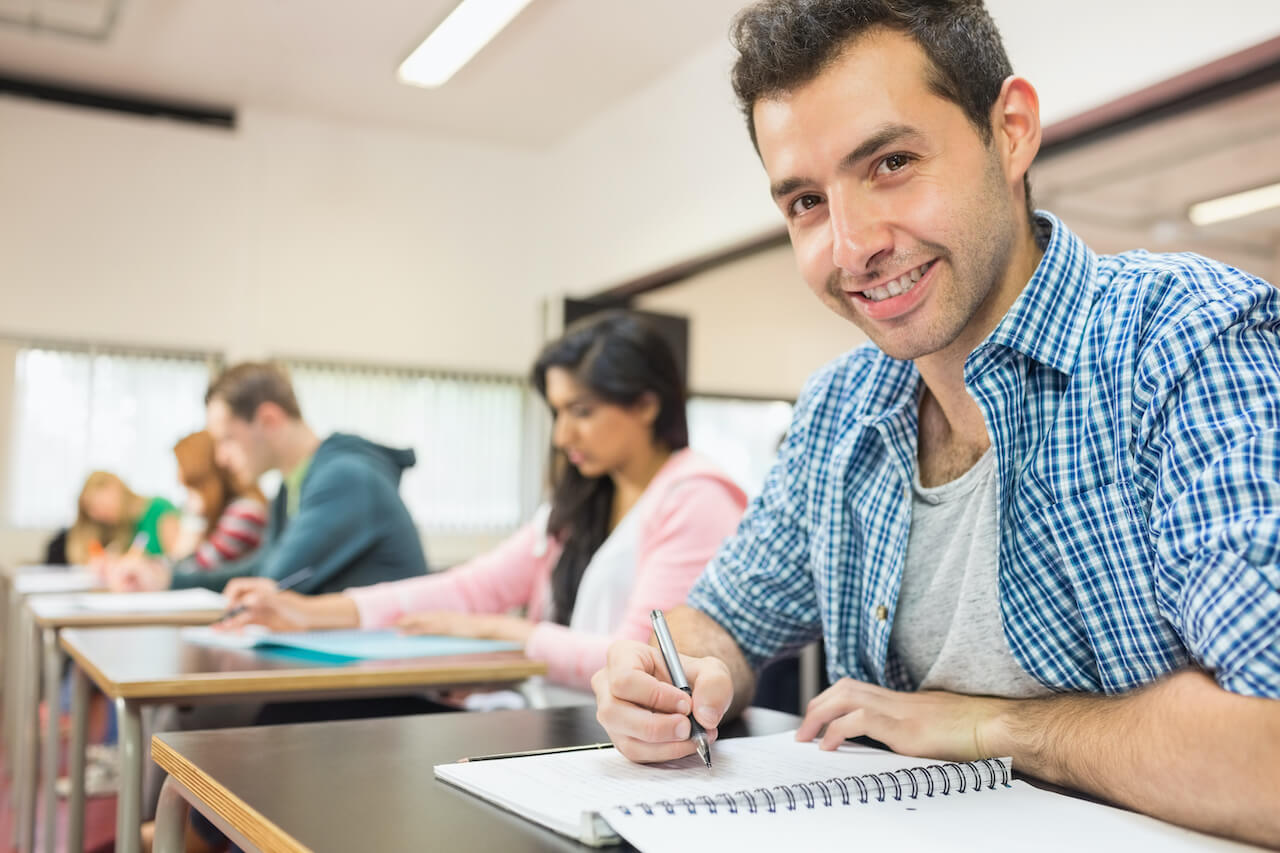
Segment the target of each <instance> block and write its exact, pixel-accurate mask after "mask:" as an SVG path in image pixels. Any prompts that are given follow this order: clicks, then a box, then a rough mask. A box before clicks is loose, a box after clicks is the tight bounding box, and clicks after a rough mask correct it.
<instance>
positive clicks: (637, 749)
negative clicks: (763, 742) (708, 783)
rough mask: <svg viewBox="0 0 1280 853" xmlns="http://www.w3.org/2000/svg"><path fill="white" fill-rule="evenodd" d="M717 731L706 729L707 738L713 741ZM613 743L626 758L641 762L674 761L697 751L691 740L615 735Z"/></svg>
mask: <svg viewBox="0 0 1280 853" xmlns="http://www.w3.org/2000/svg"><path fill="white" fill-rule="evenodd" d="M718 736H719V732H718V731H717V730H716V729H708V730H707V740H708V742H710V743H715V741H716V738H717V737H718ZM613 745H614V746H615V747H617V750H618V752H621V753H622V754H623V755H624V756H625V757H626V758H628V759H629V760H631V761H635V762H637V763H641V764H653V763H656V762H660V761H675V760H676V759H678V758H684V757H685V756H686V755H692V754H693V753H694V752H696V751H697V748H696V747H695V746H694V743H693V741H691V740H683V741H673V742H669V743H648V742H646V741H643V740H637V739H636V738H629V737H617V738H614V739H613Z"/></svg>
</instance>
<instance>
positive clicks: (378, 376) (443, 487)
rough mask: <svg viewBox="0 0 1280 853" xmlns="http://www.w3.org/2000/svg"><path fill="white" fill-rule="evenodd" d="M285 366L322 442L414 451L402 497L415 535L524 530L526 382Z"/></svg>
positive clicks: (305, 411) (324, 367)
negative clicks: (336, 438)
mask: <svg viewBox="0 0 1280 853" xmlns="http://www.w3.org/2000/svg"><path fill="white" fill-rule="evenodd" d="M288 364H289V370H290V375H291V376H292V378H293V386H294V391H295V392H296V393H297V395H298V404H299V405H300V406H301V407H302V415H303V417H304V418H305V419H306V420H307V423H309V424H310V425H311V427H312V428H313V429H314V430H315V431H316V433H317V434H318V435H320V436H325V435H328V434H329V433H332V432H349V433H354V434H356V435H359V436H363V437H364V438H367V439H370V440H371V441H376V442H379V443H380V444H386V445H388V446H391V447H411V448H413V450H414V451H415V452H416V453H417V457H418V461H417V464H416V465H414V467H412V468H410V469H409V470H408V471H406V472H405V476H404V480H403V481H402V483H401V485H400V494H401V496H402V497H403V498H404V502H405V504H406V505H407V506H408V507H409V512H410V513H411V514H412V515H413V517H414V520H415V521H416V522H417V524H418V526H419V527H421V528H423V529H424V530H426V531H427V532H428V533H431V532H444V533H490V532H505V531H508V530H511V529H514V528H515V527H516V525H518V524H519V523H520V521H521V495H522V482H521V473H522V471H523V470H524V469H523V467H522V464H521V453H522V424H523V418H524V400H525V387H524V384H523V383H521V382H520V381H518V380H516V379H510V378H504V377H475V376H457V375H448V374H440V373H430V372H427V371H421V370H392V369H387V368H362V367H350V366H341V365H322V364H312V363H303V362H289V363H288Z"/></svg>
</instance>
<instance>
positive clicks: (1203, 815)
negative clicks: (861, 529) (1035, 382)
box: [799, 320, 1280, 846]
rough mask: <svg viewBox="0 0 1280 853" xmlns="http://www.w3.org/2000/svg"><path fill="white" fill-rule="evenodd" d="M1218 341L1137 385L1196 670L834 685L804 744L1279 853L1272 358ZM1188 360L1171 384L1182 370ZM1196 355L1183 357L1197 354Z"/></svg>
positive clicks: (1261, 333)
mask: <svg viewBox="0 0 1280 853" xmlns="http://www.w3.org/2000/svg"><path fill="white" fill-rule="evenodd" d="M1274 324H1275V321H1274V320H1273V321H1271V322H1268V323H1265V324H1260V325H1258V326H1247V325H1244V324H1241V325H1238V326H1233V327H1231V328H1229V329H1227V330H1226V331H1225V332H1223V333H1222V334H1221V335H1219V336H1218V337H1217V338H1216V339H1214V340H1212V341H1211V342H1209V343H1207V344H1202V345H1201V346H1198V347H1196V348H1195V349H1190V347H1189V344H1188V342H1187V341H1176V343H1177V344H1178V346H1175V347H1172V348H1166V349H1169V352H1168V353H1166V355H1167V358H1165V359H1162V360H1161V362H1160V363H1159V364H1158V365H1156V366H1155V367H1153V368H1152V369H1151V370H1150V371H1149V373H1148V374H1147V375H1145V376H1144V375H1143V374H1141V373H1140V374H1139V377H1138V381H1137V382H1136V383H1135V384H1137V385H1138V386H1139V387H1142V386H1143V384H1144V383H1145V382H1149V383H1151V385H1152V386H1157V387H1158V386H1159V385H1160V384H1162V383H1163V384H1164V385H1166V386H1167V387H1165V388H1164V389H1162V390H1158V391H1157V392H1156V393H1155V394H1154V395H1153V400H1152V403H1151V405H1150V406H1149V407H1148V410H1147V413H1146V415H1145V416H1144V417H1143V419H1142V423H1141V429H1140V431H1139V435H1138V444H1137V448H1138V453H1139V458H1140V459H1142V460H1144V461H1145V462H1146V463H1148V464H1150V465H1151V466H1152V469H1153V470H1155V471H1156V477H1155V483H1156V488H1155V491H1154V494H1153V497H1152V502H1151V513H1150V530H1151V535H1152V539H1153V540H1154V545H1155V555H1154V560H1153V563H1154V565H1155V573H1156V596H1157V599H1158V600H1159V601H1160V602H1161V608H1162V611H1163V614H1164V616H1165V618H1167V619H1168V620H1169V621H1170V623H1171V624H1172V625H1173V626H1174V627H1175V629H1176V630H1177V632H1178V634H1179V636H1180V637H1181V638H1182V640H1183V642H1184V643H1185V644H1186V645H1187V648H1188V650H1189V652H1190V654H1191V657H1192V659H1193V660H1194V662H1195V664H1196V667H1195V668H1193V669H1187V670H1183V671H1180V672H1177V673H1173V674H1171V675H1168V676H1166V677H1165V678H1163V679H1161V680H1159V681H1158V682H1156V683H1154V684H1152V685H1149V686H1147V687H1145V688H1143V689H1140V690H1137V691H1134V692H1132V693H1129V694H1126V695H1123V696H1116V697H1107V696H1062V697H1057V698H1048V699H1036V700H1021V701H1018V700H999V699H990V698H975V697H968V696H957V695H954V694H949V693H941V692H924V693H916V694H908V693H895V692H894V691H890V690H885V689H883V688H880V687H875V686H872V685H867V684H861V683H859V682H853V681H848V680H846V681H842V682H840V683H838V684H836V685H834V686H833V687H832V688H831V689H830V690H828V691H827V692H826V693H824V694H823V695H822V696H820V697H818V698H817V699H815V700H814V702H813V703H811V705H810V707H809V710H808V713H807V715H806V719H805V722H804V724H803V726H802V727H801V730H800V732H799V736H800V737H801V738H805V737H812V736H815V735H817V733H818V731H819V729H820V728H821V726H822V725H823V724H825V723H829V725H828V726H827V730H826V735H825V737H824V739H823V744H824V745H825V746H828V747H833V746H834V745H835V744H836V743H837V742H838V741H839V740H841V739H843V738H845V737H852V736H854V735H869V736H871V737H873V738H876V739H877V740H881V741H883V742H885V743H886V744H888V745H889V746H891V747H892V748H894V749H895V750H897V751H899V752H905V753H907V754H912V755H928V756H934V757H939V758H949V759H952V760H965V759H971V758H977V757H983V756H993V755H1009V756H1012V757H1013V764H1014V766H1015V767H1020V768H1022V769H1023V770H1024V771H1025V772H1027V773H1030V774H1032V775H1034V776H1038V777H1040V778H1043V779H1046V780H1048V781H1050V782H1055V783H1058V784H1062V785H1066V786H1069V787H1072V788H1076V789H1079V790H1082V791H1086V792H1088V793H1091V794H1095V795H1097V796H1100V797H1102V798H1104V799H1107V800H1110V801H1113V802H1115V803H1118V804H1120V805H1123V806H1127V807H1129V808H1132V809H1135V810H1137V811H1141V812H1145V813H1147V814H1151V815H1154V816H1155V817H1159V818H1162V819H1164V820H1168V821H1171V822H1174V823H1179V824H1183V825H1185V826H1189V827H1192V828H1195V829H1201V830H1205V831H1208V832H1213V833H1218V834H1221V835H1228V836H1231V837H1235V838H1240V839H1244V840H1249V841H1253V842H1260V843H1263V844H1267V845H1271V846H1280V808H1277V803H1280V769H1278V768H1280V345H1278V344H1277V340H1276V333H1275V331H1274ZM1188 349H1190V352H1191V354H1192V355H1193V356H1195V359H1194V361H1193V362H1192V363H1190V364H1183V365H1181V366H1180V367H1179V368H1177V369H1171V366H1172V365H1176V364H1177V362H1176V359H1177V358H1178V357H1179V356H1182V357H1186V353H1187V351H1188ZM1196 353H1198V355H1196Z"/></svg>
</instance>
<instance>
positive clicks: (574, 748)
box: [457, 743, 613, 764]
mask: <svg viewBox="0 0 1280 853" xmlns="http://www.w3.org/2000/svg"><path fill="white" fill-rule="evenodd" d="M588 749H613V744H611V743H584V744H582V745H580V746H553V747H551V748H550V749H529V750H526V751H524V752H498V753H494V754H493V755H473V756H471V757H470V758H459V759H458V761H457V763H458V764H465V763H466V762H468V761H492V760H493V759H495V758H526V757H528V756H530V755H552V754H554V753H557V752H583V751H584V750H588Z"/></svg>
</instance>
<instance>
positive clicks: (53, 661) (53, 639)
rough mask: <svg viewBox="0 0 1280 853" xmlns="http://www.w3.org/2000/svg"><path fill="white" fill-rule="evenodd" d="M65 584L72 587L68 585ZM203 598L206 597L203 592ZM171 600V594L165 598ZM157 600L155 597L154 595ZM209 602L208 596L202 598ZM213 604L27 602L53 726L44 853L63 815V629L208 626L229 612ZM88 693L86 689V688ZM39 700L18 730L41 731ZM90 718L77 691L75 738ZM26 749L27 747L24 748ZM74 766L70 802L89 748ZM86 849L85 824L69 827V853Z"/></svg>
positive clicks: (28, 657)
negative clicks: (110, 606)
mask: <svg viewBox="0 0 1280 853" xmlns="http://www.w3.org/2000/svg"><path fill="white" fill-rule="evenodd" d="M66 583H70V582H69V581H68V582H66ZM201 592H203V591H201ZM91 594H92V595H107V593H91ZM163 595H165V596H170V594H169V593H164V594H163ZM149 597H154V594H151V595H149ZM200 597H206V596H200ZM207 597H208V598H209V602H208V604H205V606H204V607H203V609H192V608H191V607H189V606H186V607H179V606H178V605H177V602H178V601H179V600H181V599H192V598H196V596H192V595H190V594H188V593H179V594H178V595H177V597H176V598H175V602H174V604H173V607H174V609H172V610H158V609H156V608H155V607H150V608H147V609H137V610H129V609H118V610H110V611H105V610H98V609H94V608H92V607H88V606H86V605H85V599H84V598H82V596H81V595H37V596H30V597H28V598H27V599H26V601H25V604H26V610H25V614H24V615H25V617H26V618H27V621H28V622H29V624H31V625H33V626H34V632H35V643H34V644H33V645H31V646H30V648H28V649H24V650H23V655H22V665H23V667H24V668H27V669H29V670H30V671H31V672H33V673H35V672H38V667H39V665H40V664H39V660H40V657H41V656H42V655H43V659H44V698H45V707H46V708H48V709H49V714H48V720H47V721H46V725H47V731H46V736H45V742H44V794H43V799H44V849H45V851H46V853H54V847H55V842H56V838H57V816H58V810H57V807H56V804H57V793H56V789H55V782H56V781H57V776H58V744H59V742H60V740H61V739H60V738H59V736H58V718H59V716H60V715H59V713H58V709H59V707H60V705H61V702H60V699H59V687H60V681H61V675H62V661H63V656H62V650H61V648H59V646H58V632H59V631H60V630H62V629H63V628H74V627H79V628H83V627H107V626H116V627H124V626H136V625H208V624H210V623H211V622H214V621H216V620H217V619H218V617H220V616H221V615H222V613H223V611H224V609H225V608H224V604H223V602H222V600H221V596H215V595H214V594H212V593H209V594H208V596H207ZM128 600H129V596H127V595H122V596H113V597H112V601H114V602H117V603H125V602H127V601H128ZM86 687H87V685H86ZM39 709H40V696H39V691H34V690H33V691H31V692H30V695H29V696H24V701H23V702H21V703H17V711H18V715H19V726H20V727H21V730H22V731H26V732H35V730H36V728H37V720H38V719H39V713H40V711H39ZM87 713H88V692H87V689H86V690H83V691H73V694H72V697H71V717H72V732H73V734H74V732H76V731H84V730H85V728H86V727H87V722H86V721H84V720H82V721H80V722H79V723H77V722H76V720H77V718H78V716H77V715H79V716H84V715H86V714H87ZM28 740H29V741H30V744H31V746H30V753H31V755H30V760H29V762H28V763H27V764H24V765H23V768H22V772H21V774H20V776H19V778H18V780H17V785H16V786H15V787H17V788H19V789H20V790H21V793H20V795H19V802H20V803H21V804H22V808H23V811H22V813H21V819H20V820H19V823H20V825H21V827H22V828H21V831H20V832H19V839H18V846H19V849H20V850H22V851H28V850H30V849H32V846H33V845H34V831H35V825H36V811H37V808H36V807H37V802H36V784H37V776H38V773H37V765H38V763H39V762H38V761H37V760H36V755H35V751H36V749H37V745H38V743H39V737H38V735H37V736H32V737H29V738H28ZM24 749H26V747H24ZM70 757H71V761H70V765H69V769H68V774H69V777H70V779H71V796H72V798H73V799H74V798H75V797H80V798H81V799H83V796H84V744H79V746H78V748H77V745H76V744H74V743H73V744H72V748H71V756H70ZM83 846H84V837H83V824H82V825H81V826H79V827H69V835H68V845H67V849H69V850H79V849H81V848H82V847H83Z"/></svg>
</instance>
